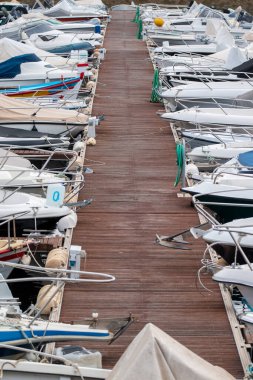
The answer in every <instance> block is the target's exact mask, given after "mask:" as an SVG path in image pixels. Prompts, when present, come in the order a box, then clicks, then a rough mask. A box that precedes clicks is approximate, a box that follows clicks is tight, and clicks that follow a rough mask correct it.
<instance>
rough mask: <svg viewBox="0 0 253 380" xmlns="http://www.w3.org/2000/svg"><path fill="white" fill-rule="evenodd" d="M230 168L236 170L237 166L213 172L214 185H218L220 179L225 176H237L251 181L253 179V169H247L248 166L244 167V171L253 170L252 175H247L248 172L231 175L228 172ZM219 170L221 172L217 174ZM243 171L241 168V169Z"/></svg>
mask: <svg viewBox="0 0 253 380" xmlns="http://www.w3.org/2000/svg"><path fill="white" fill-rule="evenodd" d="M229 168H231V169H234V168H235V166H232V165H231V166H226V167H224V169H222V170H221V169H220V168H219V167H218V168H216V169H214V171H213V172H212V174H211V178H212V180H213V183H214V184H217V181H218V180H219V177H221V176H223V175H224V174H229V175H232V176H236V177H242V178H250V179H253V171H252V170H253V168H252V167H250V166H249V167H247V166H244V167H243V169H250V170H251V173H247V172H243V173H240V172H237V173H231V172H229V171H227V170H228V169H229ZM217 170H219V172H218V173H217ZM240 170H241V168H240Z"/></svg>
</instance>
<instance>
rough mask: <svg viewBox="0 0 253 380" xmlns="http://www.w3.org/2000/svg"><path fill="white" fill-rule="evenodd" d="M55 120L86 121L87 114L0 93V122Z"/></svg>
mask: <svg viewBox="0 0 253 380" xmlns="http://www.w3.org/2000/svg"><path fill="white" fill-rule="evenodd" d="M31 120H34V121H55V122H71V123H73V122H74V123H87V121H88V116H86V115H84V114H83V113H81V112H77V111H71V110H64V109H61V110H59V109H57V108H56V109H54V108H46V107H42V108H40V107H36V106H34V105H32V104H31V103H27V102H25V101H23V100H19V99H13V98H9V97H7V96H5V95H0V122H4V121H13V122H14V121H17V122H18V121H20V122H21V121H31Z"/></svg>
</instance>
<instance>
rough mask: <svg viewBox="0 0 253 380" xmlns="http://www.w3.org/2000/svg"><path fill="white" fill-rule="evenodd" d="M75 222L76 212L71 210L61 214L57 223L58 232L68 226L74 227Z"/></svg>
mask: <svg viewBox="0 0 253 380" xmlns="http://www.w3.org/2000/svg"><path fill="white" fill-rule="evenodd" d="M76 223H77V215H76V213H75V212H74V211H73V210H71V212H70V213H69V214H68V215H66V216H63V217H62V218H61V219H60V220H59V222H58V223H57V228H58V230H59V231H60V232H64V231H65V230H66V229H68V228H75V226H76Z"/></svg>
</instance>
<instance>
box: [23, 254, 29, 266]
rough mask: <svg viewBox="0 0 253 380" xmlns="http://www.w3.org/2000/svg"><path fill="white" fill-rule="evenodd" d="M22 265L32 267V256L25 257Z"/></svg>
mask: <svg viewBox="0 0 253 380" xmlns="http://www.w3.org/2000/svg"><path fill="white" fill-rule="evenodd" d="M21 263H22V264H24V265H30V264H31V256H30V255H27V254H25V255H23V256H22V259H21Z"/></svg>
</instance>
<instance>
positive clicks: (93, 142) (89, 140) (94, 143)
mask: <svg viewBox="0 0 253 380" xmlns="http://www.w3.org/2000/svg"><path fill="white" fill-rule="evenodd" d="M96 143H97V142H96V139H94V137H89V138H88V140H87V142H86V144H87V145H88V146H94V145H96Z"/></svg>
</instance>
